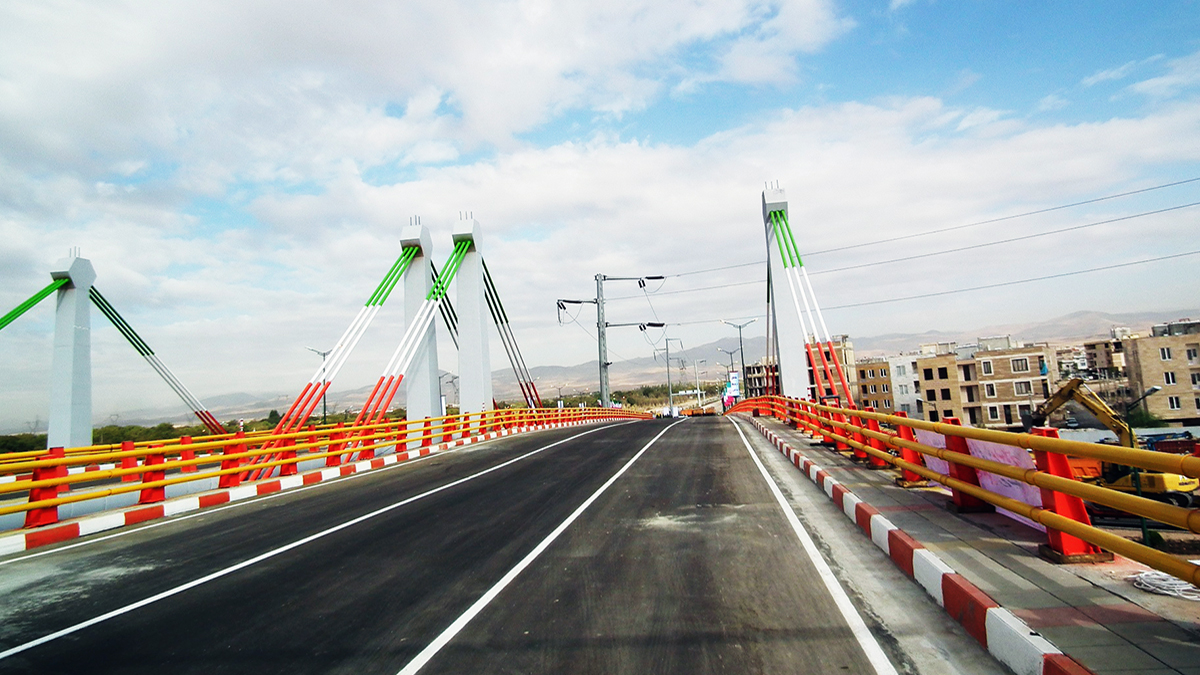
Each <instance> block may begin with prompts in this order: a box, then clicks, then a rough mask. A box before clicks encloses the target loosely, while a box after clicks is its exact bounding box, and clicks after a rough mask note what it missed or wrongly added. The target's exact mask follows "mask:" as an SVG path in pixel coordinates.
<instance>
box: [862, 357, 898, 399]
mask: <svg viewBox="0 0 1200 675" xmlns="http://www.w3.org/2000/svg"><path fill="white" fill-rule="evenodd" d="M854 365H855V368H856V369H857V370H858V384H857V385H856V387H857V389H856V391H855V392H854V393H855V396H854V398H855V399H857V401H858V406H859V407H860V408H873V409H874V410H875V411H876V412H882V413H891V412H892V411H893V407H892V406H893V399H892V375H891V366H890V365H889V364H888V360H887V359H885V358H883V357H881V356H873V357H868V358H864V359H859V360H858V362H857V363H855V364H854Z"/></svg>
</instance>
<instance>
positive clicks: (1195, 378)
mask: <svg viewBox="0 0 1200 675" xmlns="http://www.w3.org/2000/svg"><path fill="white" fill-rule="evenodd" d="M1192 386H1193V387H1200V373H1192Z"/></svg>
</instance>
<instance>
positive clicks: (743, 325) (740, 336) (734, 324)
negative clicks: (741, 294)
mask: <svg viewBox="0 0 1200 675" xmlns="http://www.w3.org/2000/svg"><path fill="white" fill-rule="evenodd" d="M755 321H758V319H750V320H749V321H747V322H746V323H742V324H737V323H733V322H732V321H726V320H725V319H721V323H723V324H726V325H729V326H733V327H734V328H736V329H737V332H738V354H740V355H741V357H742V382H741V386H742V387H745V386H746V350H745V349H743V348H742V329H743V328H745V327H746V326H749V325H750V324H752V323H754V322H755Z"/></svg>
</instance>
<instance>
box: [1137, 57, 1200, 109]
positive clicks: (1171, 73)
mask: <svg viewBox="0 0 1200 675" xmlns="http://www.w3.org/2000/svg"><path fill="white" fill-rule="evenodd" d="M1167 69H1168V72H1167V74H1166V75H1161V76H1159V77H1153V78H1150V79H1148V80H1142V81H1141V82H1138V83H1136V84H1134V85H1131V86H1130V87H1129V88H1130V89H1131V90H1133V91H1136V92H1138V93H1140V94H1146V95H1147V96H1153V97H1155V98H1170V97H1172V96H1175V95H1177V94H1179V93H1180V92H1181V91H1183V90H1185V89H1191V88H1194V87H1196V86H1197V85H1200V52H1196V53H1194V54H1190V55H1188V56H1185V57H1183V58H1178V59H1171V60H1169V61H1167Z"/></svg>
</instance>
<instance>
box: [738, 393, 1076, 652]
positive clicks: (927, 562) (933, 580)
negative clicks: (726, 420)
mask: <svg viewBox="0 0 1200 675" xmlns="http://www.w3.org/2000/svg"><path fill="white" fill-rule="evenodd" d="M745 419H747V420H749V421H750V422H751V423H752V424H753V425H754V427H755V428H756V429H758V430H759V432H761V433H762V434H763V436H766V438H767V440H768V441H770V442H771V443H772V444H773V445H774V446H775V448H776V449H778V450H779V452H780V453H782V454H783V456H784V457H787V458H788V461H790V462H791V463H792V464H794V465H795V466H796V468H798V469H800V470H801V471H803V472H804V475H806V476H808V477H809V479H810V480H812V481H813V482H814V483H816V484H817V487H819V488H821V490H823V491H824V492H825V494H826V495H828V496H829V498H830V499H832V500H833V503H834V504H836V505H837V506H838V508H840V509H841V510H842V513H844V514H845V515H846V517H847V518H849V519H850V520H852V521H854V523H855V524H856V525H858V528H859V529H860V530H862V532H863V534H865V535H867V536H868V537H870V538H871V541H872V542H874V543H875V545H876V546H878V547H879V548H880V549H881V550H882V551H883V552H884V553H886V554H887V555H888V557H889V558H891V559H892V562H894V563H895V564H896V566H897V567H899V568H900V569H901V570H903V571H904V573H905V574H907V575H908V576H909V577H910V578H912V579H913V580H915V581H916V582H917V583H919V584H920V585H921V586H922V587H923V588H924V589H925V591H926V592H927V593H929V595H930V596H931V597H932V598H933V599H934V600H935V601H936V602H937V603H938V605H940V606H942V607H943V608H945V610H946V612H947V613H948V614H950V616H952V617H954V619H955V620H956V621H958V623H959V624H961V625H962V626H963V628H965V629H966V631H967V633H968V634H970V635H971V637H973V638H975V639H976V640H978V641H979V644H981V645H983V647H984V648H985V649H987V650H988V653H990V654H991V655H992V656H994V657H996V660H998V661H1000V662H1001V663H1003V664H1004V665H1006V666H1008V667H1009V668H1011V669H1012V671H1013V672H1014V673H1017V674H1018V675H1090V674H1091V673H1092V671H1091V670H1089V669H1088V668H1086V667H1084V666H1083V665H1081V664H1080V663H1079V662H1078V661H1076V660H1075V659H1072V658H1071V657H1069V656H1067V655H1066V654H1063V653H1062V651H1061V650H1059V649H1058V648H1057V647H1055V646H1054V645H1053V644H1051V643H1050V642H1049V641H1048V640H1046V639H1045V638H1044V637H1042V636H1041V635H1039V634H1038V633H1037V632H1036V631H1034V630H1033V629H1031V628H1030V627H1029V626H1028V625H1027V624H1026V623H1025V622H1024V621H1022V620H1021V619H1019V618H1017V617H1016V615H1014V614H1013V613H1012V612H1010V611H1009V610H1007V609H1004V608H1003V607H1001V606H1000V604H999V603H997V602H996V601H995V600H993V599H992V598H991V597H989V596H988V595H987V594H986V593H984V592H983V591H981V590H979V588H978V587H976V586H975V585H974V584H972V583H971V582H970V581H967V580H966V578H964V577H963V576H962V575H960V574H957V573H956V572H955V571H954V569H952V568H951V567H950V566H949V565H947V564H946V563H944V562H943V561H942V560H941V559H940V558H938V557H937V555H935V554H934V553H932V552H931V551H929V549H927V548H925V546H924V545H922V544H921V543H920V542H919V541H917V540H916V539H914V538H912V537H911V536H909V535H908V534H907V533H906V532H904V530H901V529H900V528H898V527H896V526H895V525H894V524H892V523H891V521H889V520H888V519H887V518H885V517H884V516H883V515H881V514H880V513H879V511H878V510H877V509H875V507H873V506H871V505H870V504H867V503H866V502H864V501H863V500H861V499H859V498H858V497H857V496H856V495H855V494H854V493H853V492H851V491H850V490H848V489H847V488H846V487H845V486H844V485H842V484H841V483H840V482H838V481H837V480H836V479H834V478H832V477H830V475H829V473H828V472H827V471H825V469H823V468H821V467H820V466H819V465H817V464H816V463H814V462H813V461H812V460H811V459H809V458H808V457H806V456H805V455H804V454H802V453H801V452H799V451H798V450H796V449H795V448H794V447H792V446H791V445H790V444H788V443H787V442H786V441H784V440H783V439H782V438H780V437H779V436H778V435H776V434H775V433H774V432H772V431H771V430H770V429H768V428H767V426H766V425H765V424H763V423H762V422H761V421H759V420H758V419H756V418H753V417H745Z"/></svg>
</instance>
